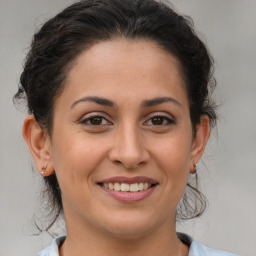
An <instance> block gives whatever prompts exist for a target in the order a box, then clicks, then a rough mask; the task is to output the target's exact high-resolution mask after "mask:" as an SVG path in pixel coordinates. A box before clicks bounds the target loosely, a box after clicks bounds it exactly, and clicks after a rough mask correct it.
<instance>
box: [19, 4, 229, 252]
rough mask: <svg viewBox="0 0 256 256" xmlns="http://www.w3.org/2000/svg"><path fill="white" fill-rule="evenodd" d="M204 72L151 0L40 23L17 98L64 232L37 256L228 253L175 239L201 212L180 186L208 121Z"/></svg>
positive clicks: (208, 79)
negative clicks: (181, 224) (181, 222)
mask: <svg viewBox="0 0 256 256" xmlns="http://www.w3.org/2000/svg"><path fill="white" fill-rule="evenodd" d="M211 73H212V59H211V57H210V55H209V53H208V50H207V48H206V46H205V45H204V44H203V43H202V42H201V41H200V39H199V38H198V37H197V36H196V34H195V33H194V31H193V29H192V26H191V24H190V23H189V21H188V20H187V19H185V18H184V17H182V16H180V15H178V14H177V13H175V12H174V11H173V10H172V9H171V8H170V7H169V6H167V5H165V4H163V3H159V2H156V1H153V0H138V1H132V0H130V1H126V0H125V1H124V0H108V1H103V0H85V1H81V2H78V3H75V4H73V5H71V6H70V7H68V8H66V9H65V10H64V11H62V12H61V13H59V14H58V15H57V16H55V17H54V18H52V19H51V20H49V21H48V22H46V23H45V24H44V26H43V27H42V28H41V30H40V31H39V32H38V33H36V34H35V36H34V40H33V43H32V46H31V50H30V52H29V54H28V56H27V60H26V63H25V67H24V71H23V73H22V75H21V79H20V81H21V83H20V84H21V85H20V88H19V91H18V93H17V94H16V98H22V97H25V98H26V99H27V104H28V111H29V115H28V117H27V118H26V119H25V121H24V126H23V136H24V139H25V140H26V142H27V144H28V147H29V149H30V151H31V154H32V156H33V158H34V160H35V164H36V167H37V170H38V172H39V173H40V174H41V175H42V176H43V177H44V181H45V183H46V185H47V191H48V193H49V199H50V200H52V208H51V209H50V210H51V211H52V212H55V213H56V217H58V215H59V214H61V213H62V212H63V213H64V218H65V223H66V231H67V236H66V237H60V238H57V239H55V240H54V241H53V243H52V244H51V245H50V246H49V247H48V248H46V249H45V250H43V251H42V252H41V253H39V255H40V256H46V255H49V256H57V255H61V256H72V255H97V256H100V255H121V254H122V255H168V256H171V255H183V256H185V255H190V256H193V255H232V254H229V253H226V252H221V251H217V250H213V249H209V248H207V247H205V246H203V245H202V244H200V243H198V242H195V241H193V240H192V238H190V237H189V236H187V235H185V234H177V233H176V230H175V222H176V220H177V219H184V218H192V217H197V216H200V215H201V214H202V212H203V210H204V208H205V201H204V198H203V196H202V194H201V193H200V192H199V191H198V189H197V187H196V186H193V185H191V184H189V183H188V178H189V176H190V175H191V176H193V175H194V176H195V177H194V178H195V180H196V179H197V177H196V164H197V163H198V161H199V160H200V158H201V157H202V155H203V152H204V149H205V146H206V143H207V140H208V138H209V135H210V130H211V127H213V125H214V123H215V120H216V114H215V111H214V107H213V106H214V104H213V103H212V102H211V99H210V94H211V90H212V89H213V87H214V85H215V84H214V79H213V78H212V75H211ZM196 183H197V182H196ZM180 201H181V202H180ZM179 202H180V203H179Z"/></svg>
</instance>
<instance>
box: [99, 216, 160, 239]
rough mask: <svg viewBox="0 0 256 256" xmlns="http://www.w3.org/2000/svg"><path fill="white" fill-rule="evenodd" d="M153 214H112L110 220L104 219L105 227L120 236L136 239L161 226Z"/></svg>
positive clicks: (110, 232)
mask: <svg viewBox="0 0 256 256" xmlns="http://www.w3.org/2000/svg"><path fill="white" fill-rule="evenodd" d="M158 222H159V219H158V221H156V220H155V219H154V218H152V216H147V215H145V214H141V213H134V214H132V215H129V214H127V213H126V214H123V215H122V214H119V215H116V214H115V215H112V217H111V218H110V219H109V220H108V221H104V227H103V228H104V229H105V231H107V232H108V233H109V234H112V235H113V236H116V237H119V238H126V239H134V238H139V237H142V236H144V235H146V234H148V233H150V232H153V230H154V229H156V228H157V227H158V226H159V223H158Z"/></svg>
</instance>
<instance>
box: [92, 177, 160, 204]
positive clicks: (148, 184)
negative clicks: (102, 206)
mask: <svg viewBox="0 0 256 256" xmlns="http://www.w3.org/2000/svg"><path fill="white" fill-rule="evenodd" d="M97 184H98V185H99V186H100V187H101V188H102V189H103V191H105V192H106V193H107V194H109V195H110V196H112V197H114V198H115V199H117V200H119V201H124V202H137V201H140V200H143V199H145V198H146V197H148V196H149V195H150V194H151V193H152V192H153V191H154V189H155V187H156V186H157V185H158V182H157V181H155V180H153V179H151V178H147V177H143V176H138V177H133V178H127V177H112V178H109V179H106V180H103V181H100V182H98V183H97Z"/></svg>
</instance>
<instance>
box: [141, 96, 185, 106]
mask: <svg viewBox="0 0 256 256" xmlns="http://www.w3.org/2000/svg"><path fill="white" fill-rule="evenodd" d="M165 102H172V103H174V104H176V105H178V106H180V107H181V106H182V105H181V103H180V102H178V101H177V100H175V99H174V98H171V97H157V98H154V99H151V100H144V101H143V102H142V106H143V107H152V106H155V105H159V104H162V103H165Z"/></svg>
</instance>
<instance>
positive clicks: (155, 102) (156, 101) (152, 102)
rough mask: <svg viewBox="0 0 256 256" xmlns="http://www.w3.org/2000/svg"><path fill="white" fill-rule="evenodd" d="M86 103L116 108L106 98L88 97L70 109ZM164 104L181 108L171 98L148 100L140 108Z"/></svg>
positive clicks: (179, 104)
mask: <svg viewBox="0 0 256 256" xmlns="http://www.w3.org/2000/svg"><path fill="white" fill-rule="evenodd" d="M86 101H90V102H95V103H97V104H99V105H102V106H108V107H116V104H115V103H114V102H113V101H111V100H108V99H106V98H101V97H97V96H89V97H83V98H81V99H79V100H77V101H75V102H74V103H73V104H72V105H71V107H70V108H73V107H74V106H75V105H77V104H78V103H80V102H86ZM165 102H172V103H174V104H176V105H178V106H182V105H181V103H180V102H178V101H177V100H175V99H174V98H171V97H157V98H154V99H150V100H144V101H143V102H142V104H141V105H142V107H152V106H156V105H159V104H162V103H165Z"/></svg>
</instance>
